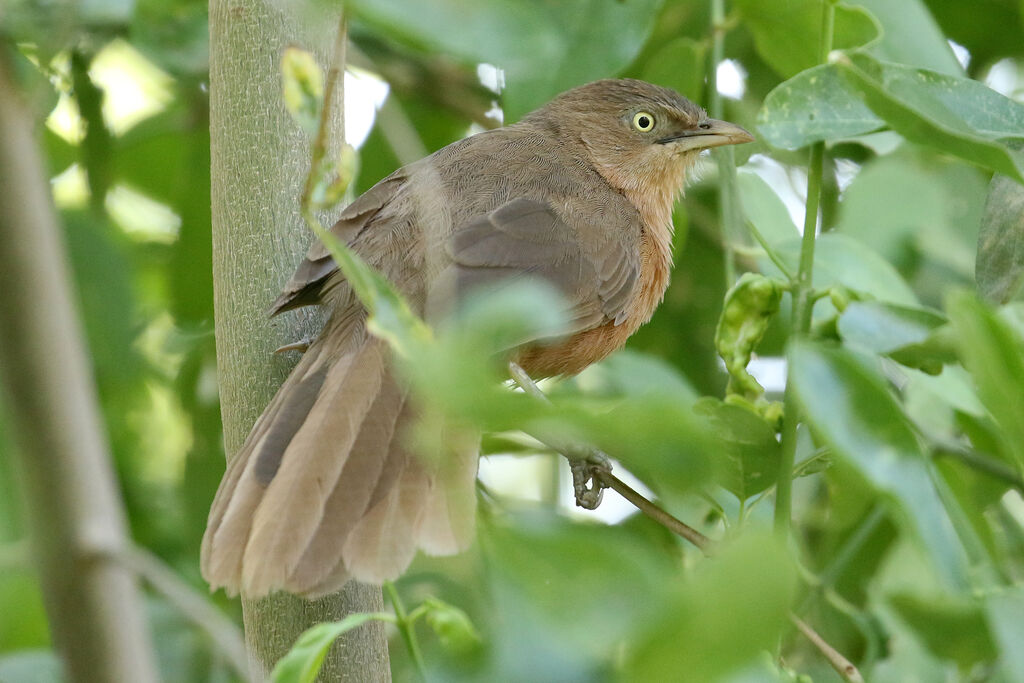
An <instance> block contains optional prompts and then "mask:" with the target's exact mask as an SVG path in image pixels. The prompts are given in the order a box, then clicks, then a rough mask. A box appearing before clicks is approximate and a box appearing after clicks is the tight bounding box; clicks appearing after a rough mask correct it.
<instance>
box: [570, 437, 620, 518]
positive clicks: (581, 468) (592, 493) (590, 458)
mask: <svg viewBox="0 0 1024 683" xmlns="http://www.w3.org/2000/svg"><path fill="white" fill-rule="evenodd" d="M569 469H570V470H571V471H572V489H573V493H574V494H575V495H576V506H577V507H581V508H583V509H584V510H596V509H597V507H598V506H599V505H600V504H601V499H602V498H603V497H604V489H605V484H604V482H602V481H601V478H600V476H599V473H600V472H611V469H612V465H611V461H609V459H608V456H607V455H605V454H604V453H601V452H600V451H594V452H593V453H589V454H588V455H587V457H585V458H580V459H573V460H570V461H569Z"/></svg>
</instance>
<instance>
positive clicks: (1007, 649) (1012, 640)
mask: <svg viewBox="0 0 1024 683" xmlns="http://www.w3.org/2000/svg"><path fill="white" fill-rule="evenodd" d="M985 612H986V614H987V615H988V624H989V628H990V629H991V630H992V635H993V636H995V641H996V643H998V644H999V657H1000V661H1001V663H1002V668H1003V671H1004V672H1005V674H1006V676H1007V679H1008V680H1012V681H1020V680H1024V649H1022V648H1021V647H1020V644H1021V643H1022V642H1024V590H1022V589H1021V586H1019V585H1017V586H1015V587H1013V588H1011V589H1008V590H1006V591H1001V592H997V593H993V594H992V595H989V596H988V597H987V598H986V599H985Z"/></svg>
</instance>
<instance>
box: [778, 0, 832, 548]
mask: <svg viewBox="0 0 1024 683" xmlns="http://www.w3.org/2000/svg"><path fill="white" fill-rule="evenodd" d="M834 25H835V5H834V4H833V2H832V0H825V2H824V3H823V5H822V15H821V43H820V44H819V49H818V61H819V62H820V63H825V61H826V60H827V59H828V53H829V52H831V51H832V32H833V27H834ZM824 158H825V143H824V142H817V143H815V144H814V145H813V146H812V147H811V159H810V164H809V166H808V169H807V206H806V211H805V213H804V233H803V238H802V239H801V241H800V267H799V270H798V271H797V275H796V282H795V283H794V286H793V289H792V292H793V325H794V332H795V335H796V336H797V337H804V336H806V335H807V333H808V332H810V329H811V312H812V311H813V310H814V290H813V285H814V282H813V270H814V246H815V238H816V233H817V229H818V208H819V206H820V204H821V178H822V166H823V161H824ZM783 410H784V415H785V416H784V418H783V422H782V457H781V459H780V461H779V477H778V484H777V488H776V493H775V530H776V532H777V533H778V534H779V536H780V537H782V538H787V537H788V536H789V530H790V526H791V520H792V510H793V464H794V462H795V460H796V442H797V424H798V422H799V420H800V415H799V406H798V405H797V401H796V396H795V392H794V391H793V382H792V375H790V376H789V377H788V378H787V381H786V395H785V397H784V399H783Z"/></svg>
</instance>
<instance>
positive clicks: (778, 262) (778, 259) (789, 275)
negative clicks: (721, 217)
mask: <svg viewBox="0 0 1024 683" xmlns="http://www.w3.org/2000/svg"><path fill="white" fill-rule="evenodd" d="M747 229H748V230H750V234H751V235H753V236H754V239H755V240H757V243H758V244H760V245H761V248H762V249H764V253H765V254H767V255H768V258H769V259H771V262H772V263H774V264H775V267H776V268H778V269H779V270H780V271H782V274H783V275H785V276H786V279H787V280H789V281H790V282H795V281H796V274H795V273H794V272H793V270H792V269H791V268H790V267H789V266H788V265H786V262H785V261H783V260H782V256H780V255H779V252H777V251H775V248H774V247H772V245H770V244H768V240H766V239H765V237H764V235H762V234H761V231H760V230H758V229H757V226H756V225H754V222H753V221H751V220H748V221H747Z"/></svg>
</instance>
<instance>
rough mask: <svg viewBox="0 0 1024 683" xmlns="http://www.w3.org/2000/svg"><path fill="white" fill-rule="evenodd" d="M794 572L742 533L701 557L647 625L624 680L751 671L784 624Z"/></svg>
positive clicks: (764, 539)
mask: <svg viewBox="0 0 1024 683" xmlns="http://www.w3.org/2000/svg"><path fill="white" fill-rule="evenodd" d="M795 578H796V575H795V573H794V570H793V563H792V561H791V560H790V558H789V557H788V555H787V554H786V552H785V550H784V549H783V548H781V547H780V546H779V545H778V544H777V543H776V542H775V541H774V540H773V539H772V538H770V537H768V536H760V535H758V534H756V533H751V532H748V533H745V534H744V535H743V536H741V537H740V538H739V539H737V540H736V541H735V542H734V543H733V544H731V545H729V546H727V547H725V548H722V549H721V550H720V551H719V552H716V553H715V556H714V557H713V558H711V559H707V560H704V561H703V562H702V563H701V564H700V565H699V566H698V567H697V569H696V570H695V571H694V573H693V576H692V578H691V580H690V581H688V582H687V584H686V585H685V586H684V587H683V588H682V590H681V591H680V594H679V595H678V597H676V598H675V599H673V600H671V601H669V602H668V603H667V604H665V605H664V606H663V610H662V613H661V618H659V619H655V620H651V621H650V622H649V623H650V626H649V627H648V629H647V630H646V637H644V638H643V639H641V640H640V641H639V642H638V643H637V645H636V646H635V647H634V648H632V651H631V652H630V654H629V657H628V659H627V661H626V664H625V665H624V667H623V670H622V677H623V679H624V680H628V681H645V682H646V681H681V680H693V681H717V680H723V678H724V676H726V675H727V674H729V673H733V672H737V671H739V670H740V669H743V668H746V667H748V666H752V665H753V664H754V663H755V662H756V660H757V658H758V657H759V653H760V652H761V651H762V650H765V649H769V650H770V649H772V648H774V647H775V643H776V642H777V639H778V638H779V636H780V635H781V633H782V632H783V630H784V629H785V627H786V614H787V612H788V611H789V608H790V600H791V599H792V595H793V590H794V588H795V583H796V582H795Z"/></svg>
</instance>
